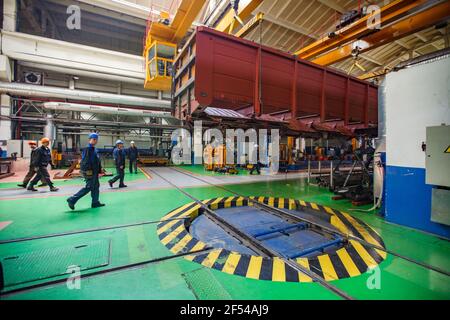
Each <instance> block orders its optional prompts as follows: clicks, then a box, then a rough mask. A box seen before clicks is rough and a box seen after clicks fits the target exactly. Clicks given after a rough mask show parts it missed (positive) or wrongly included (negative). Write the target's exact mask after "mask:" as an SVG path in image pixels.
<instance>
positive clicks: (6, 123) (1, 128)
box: [0, 94, 12, 140]
mask: <svg viewBox="0 0 450 320" xmlns="http://www.w3.org/2000/svg"><path fill="white" fill-rule="evenodd" d="M0 102H1V107H0V114H1V116H2V118H0V137H1V140H10V139H11V120H5V119H4V118H3V116H10V115H11V103H12V101H11V97H10V96H8V95H6V94H2V95H1V99H0Z"/></svg>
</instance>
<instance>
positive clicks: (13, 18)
mask: <svg viewBox="0 0 450 320" xmlns="http://www.w3.org/2000/svg"><path fill="white" fill-rule="evenodd" d="M16 25H17V1H16V0H3V30H5V31H16Z"/></svg>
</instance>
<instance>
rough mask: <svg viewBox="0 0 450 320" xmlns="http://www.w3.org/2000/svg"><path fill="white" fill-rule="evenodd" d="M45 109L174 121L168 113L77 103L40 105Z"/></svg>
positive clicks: (46, 103)
mask: <svg viewBox="0 0 450 320" xmlns="http://www.w3.org/2000/svg"><path fill="white" fill-rule="evenodd" d="M42 105H43V107H44V108H45V109H49V110H60V111H79V112H89V113H97V114H110V115H123V116H131V117H151V118H166V119H175V118H174V117H173V116H172V115H171V114H170V113H169V112H164V111H152V110H143V109H130V108H119V107H108V106H97V105H95V106H93V105H87V104H78V103H66V102H45V103H43V104H42Z"/></svg>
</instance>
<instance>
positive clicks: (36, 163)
mask: <svg viewBox="0 0 450 320" xmlns="http://www.w3.org/2000/svg"><path fill="white" fill-rule="evenodd" d="M28 144H29V146H30V148H31V156H30V165H29V168H28V172H27V174H26V176H25V179H24V180H23V182H22V183H21V184H19V185H18V186H19V187H22V188H27V190H29V191H37V189H36V188H35V187H34V186H35V185H36V184H37V183H38V182H39V181H41V182H42V184H41V186H49V187H50V191H52V192H55V191H58V190H59V189H58V188H56V187H55V186H54V185H53V182H52V180H51V179H50V174H49V173H48V170H47V167H48V165H49V164H50V163H51V162H52V153H51V151H50V148H49V147H48V146H49V144H50V140H49V139H48V138H42V139H41V146H40V147H39V148H38V147H37V144H36V142H35V141H30V142H29V143H28ZM30 180H31V182H30Z"/></svg>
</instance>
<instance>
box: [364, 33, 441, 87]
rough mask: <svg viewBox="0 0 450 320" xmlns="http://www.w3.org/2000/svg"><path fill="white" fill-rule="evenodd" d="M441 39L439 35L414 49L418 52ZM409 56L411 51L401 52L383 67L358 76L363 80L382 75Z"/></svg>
mask: <svg viewBox="0 0 450 320" xmlns="http://www.w3.org/2000/svg"><path fill="white" fill-rule="evenodd" d="M440 40H442V37H439V38H438V39H433V40H430V41H427V42H426V43H423V44H420V45H418V46H416V47H414V48H413V49H412V50H413V51H415V52H418V51H417V50H420V49H423V48H425V47H427V46H429V45H433V44H435V43H436V42H437V41H440ZM409 58H410V57H409V52H403V53H400V55H397V56H396V57H395V58H394V59H392V60H390V61H389V62H387V63H385V64H384V66H383V68H379V69H377V70H375V71H372V72H368V73H366V74H363V75H361V76H359V77H358V78H360V79H362V80H367V79H371V78H375V77H378V76H381V75H383V74H385V73H386V72H389V71H390V70H392V69H393V68H394V67H395V66H396V65H397V64H398V63H400V62H403V61H406V60H409ZM397 61H399V62H398V63H397Z"/></svg>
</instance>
